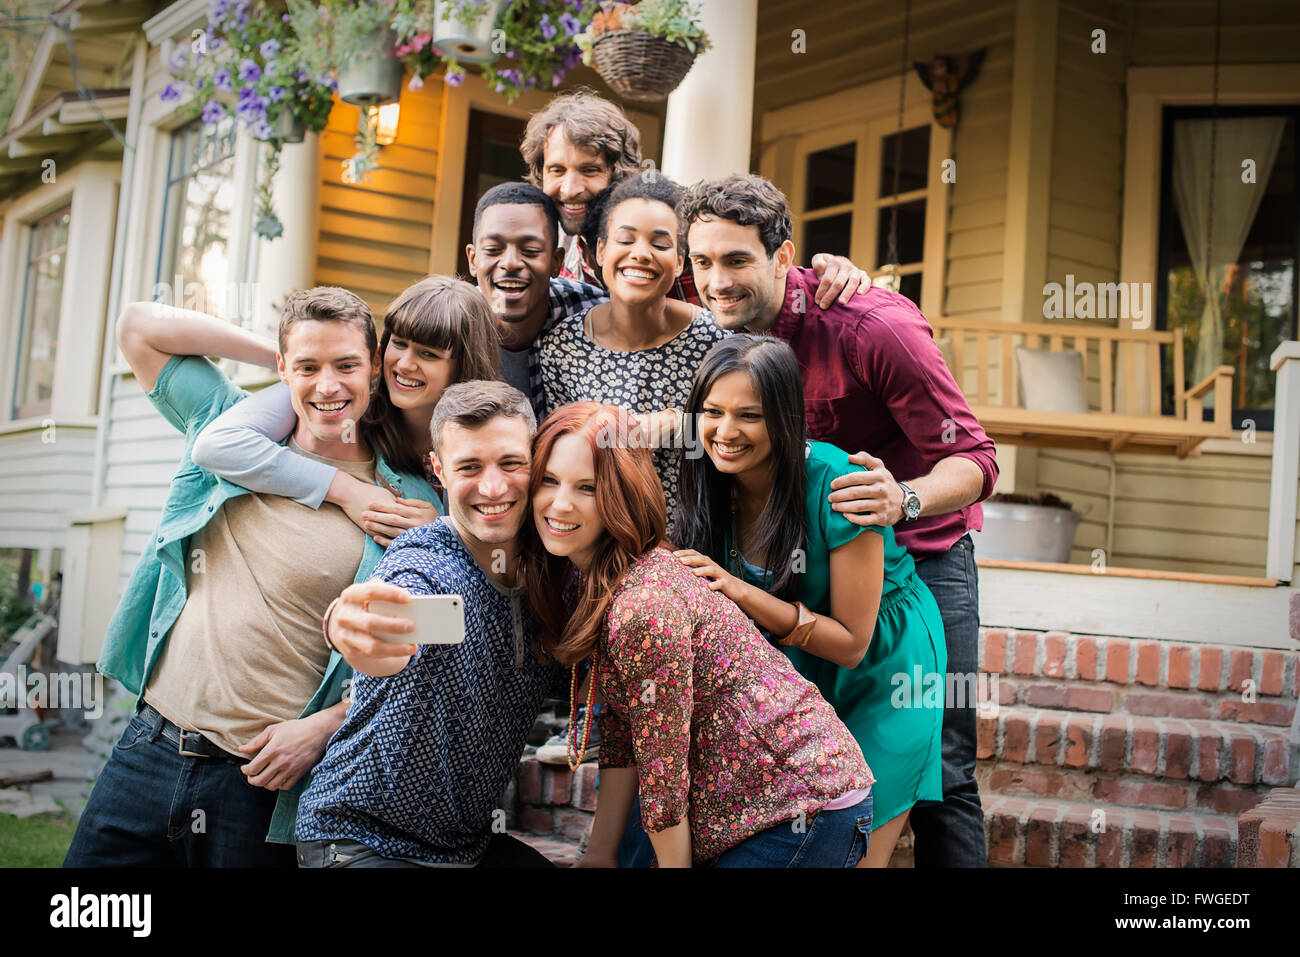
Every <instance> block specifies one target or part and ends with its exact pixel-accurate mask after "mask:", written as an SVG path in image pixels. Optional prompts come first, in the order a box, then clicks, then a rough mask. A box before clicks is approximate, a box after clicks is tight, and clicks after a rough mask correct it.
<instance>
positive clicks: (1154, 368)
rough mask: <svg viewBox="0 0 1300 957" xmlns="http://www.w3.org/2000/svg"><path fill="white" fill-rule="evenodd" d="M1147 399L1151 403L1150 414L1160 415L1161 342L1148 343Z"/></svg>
mask: <svg viewBox="0 0 1300 957" xmlns="http://www.w3.org/2000/svg"><path fill="white" fill-rule="evenodd" d="M1146 350H1147V401H1149V402H1150V403H1151V407H1150V409H1149V410H1148V412H1147V414H1148V415H1159V414H1160V413H1161V411H1162V409H1161V408H1160V406H1161V402H1160V342H1159V340H1153V341H1152V342H1149V343H1147V345H1146Z"/></svg>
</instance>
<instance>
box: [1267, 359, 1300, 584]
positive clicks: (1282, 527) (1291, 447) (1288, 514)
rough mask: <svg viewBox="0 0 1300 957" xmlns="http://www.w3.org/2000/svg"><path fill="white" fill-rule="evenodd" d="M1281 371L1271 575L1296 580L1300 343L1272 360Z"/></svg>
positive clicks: (1270, 532) (1272, 489) (1270, 520)
mask: <svg viewBox="0 0 1300 957" xmlns="http://www.w3.org/2000/svg"><path fill="white" fill-rule="evenodd" d="M1269 364H1270V365H1271V366H1272V369H1273V371H1274V372H1276V373H1277V395H1276V398H1275V399H1274V403H1273V408H1274V410H1275V411H1274V413H1273V478H1272V483H1271V485H1270V488H1269V497H1268V565H1267V570H1266V572H1265V574H1266V575H1268V577H1269V578H1276V579H1277V580H1278V581H1289V582H1294V580H1295V579H1294V577H1293V576H1294V575H1295V565H1296V554H1297V544H1298V543H1297V540H1296V539H1297V535H1296V498H1297V494H1298V491H1300V342H1296V341H1294V340H1291V341H1288V342H1283V343H1282V344H1281V345H1279V346H1278V347H1277V349H1276V350H1274V352H1273V356H1272V358H1271V359H1270V360H1269Z"/></svg>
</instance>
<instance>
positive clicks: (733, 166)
mask: <svg viewBox="0 0 1300 957" xmlns="http://www.w3.org/2000/svg"><path fill="white" fill-rule="evenodd" d="M702 7H703V14H702V18H703V24H704V31H705V32H706V33H707V34H708V35H709V41H710V42H711V43H712V47H711V48H710V49H709V51H708V52H707V53H704V54H702V55H701V56H700V57H699V58H698V59H696V61H695V65H694V66H692V67H691V72H690V73H688V74H686V79H684V80H683V81H682V84H681V86H679V87H678V88H677V89H676V90H674V91H673V92H672V94H671V95H669V97H668V114H667V117H666V119H665V121H664V148H663V156H664V162H663V172H664V173H665V174H667V175H668V176H671V177H672V178H673V179H675V180H677V182H679V183H681V184H682V185H684V186H689V185H690V184H692V183H694V182H697V181H698V180H701V179H717V178H719V177H722V176H729V175H731V174H732V173H747V172H749V139H750V132H751V129H752V126H753V120H754V44H755V41H756V37H757V34H758V0H709V2H708V3H705V4H703V5H702Z"/></svg>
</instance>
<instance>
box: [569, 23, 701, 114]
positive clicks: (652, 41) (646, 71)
mask: <svg viewBox="0 0 1300 957" xmlns="http://www.w3.org/2000/svg"><path fill="white" fill-rule="evenodd" d="M591 55H592V60H593V65H594V66H595V68H596V72H597V73H599V74H600V78H601V79H602V80H604V81H605V82H606V83H607V84H609V88H610V89H611V90H613V91H614V92H615V93H617V94H618V95H619V96H621V97H623V98H625V99H628V100H639V101H641V102H652V101H655V100H662V99H664V98H665V97H667V96H668V94H669V93H671V92H672V91H673V90H675V89H677V86H678V84H680V83H681V82H682V80H683V79H684V78H685V76H686V74H687V73H689V72H690V69H691V66H692V65H693V64H694V63H695V56H696V55H695V54H694V53H692V52H691V51H690V50H687V49H686V48H685V47H683V46H679V45H678V44H676V43H669V42H668V41H667V40H665V39H663V38H662V37H657V36H654V35H652V34H649V33H642V32H640V31H636V30H615V31H614V32H612V33H603V34H601V35H600V36H599V37H597V38H596V40H595V41H594V42H593V43H592V45H591Z"/></svg>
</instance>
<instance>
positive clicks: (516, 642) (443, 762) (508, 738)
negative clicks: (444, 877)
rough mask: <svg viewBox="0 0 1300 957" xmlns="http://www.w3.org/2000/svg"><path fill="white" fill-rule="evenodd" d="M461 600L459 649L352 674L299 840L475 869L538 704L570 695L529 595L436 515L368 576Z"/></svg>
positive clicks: (434, 649) (438, 649)
mask: <svg viewBox="0 0 1300 957" xmlns="http://www.w3.org/2000/svg"><path fill="white" fill-rule="evenodd" d="M373 577H374V578H376V579H380V580H382V581H386V582H391V583H392V584H394V585H400V586H401V587H403V588H405V589H406V590H407V591H409V592H411V593H412V594H413V595H460V596H461V597H462V598H463V600H464V603H465V641H464V643H463V644H459V645H421V646H419V651H418V652H417V653H416V655H415V657H414V658H412V659H411V661H410V663H409V664H408V665H407V666H406V667H405V668H403V669H402V670H401V671H400V672H398V673H397V674H395V675H393V676H391V677H388V678H372V677H370V676H369V675H363V674H359V673H358V674H357V675H356V676H355V677H354V678H353V682H352V703H351V704H350V705H349V707H348V714H347V718H346V719H345V720H344V722H343V726H342V727H341V728H339V730H338V732H337V733H336V734H335V735H334V737H333V738H331V739H330V743H329V747H328V748H327V749H326V751H325V756H324V757H323V758H322V759H321V762H320V764H318V765H317V766H316V768H315V770H314V771H313V772H312V782H311V786H310V787H309V788H308V789H307V792H306V793H305V794H304V795H303V797H302V800H301V801H300V802H299V808H298V827H297V832H296V835H295V836H296V837H297V839H298V840H300V841H324V840H338V839H340V838H345V839H349V840H353V841H358V842H360V843H362V844H364V845H365V846H366V847H369V848H370V849H371V850H373V851H376V852H377V853H379V854H382V855H383V856H384V857H392V858H400V859H405V860H412V861H419V862H421V863H426V864H435V865H444V866H464V867H471V866H473V865H474V864H476V863H478V861H479V859H480V858H481V857H482V856H483V852H484V851H485V850H486V849H487V844H488V838H489V837H490V835H491V834H492V829H493V826H494V824H496V823H497V822H498V821H500V822H501V826H504V810H505V809H504V808H502V807H501V796H502V794H503V793H504V792H505V789H506V785H507V784H508V783H509V781H510V779H511V777H512V776H513V774H514V772H515V768H516V766H517V765H518V763H519V756H520V755H521V754H522V753H523V750H524V744H525V742H526V739H527V736H528V732H529V730H530V729H531V728H532V726H533V722H534V721H535V720H536V719H537V714H538V712H539V711H540V710H541V706H542V702H543V700H544V699H545V698H546V697H547V696H548V694H554V693H555V692H557V691H559V690H560V689H561V688H562V687H564V685H565V680H564V679H565V673H564V671H563V670H562V669H561V668H560V667H559V666H558V665H556V664H555V663H554V662H550V661H548V662H542V661H539V660H538V658H537V657H536V655H535V654H534V652H533V649H532V643H531V639H530V629H531V617H530V615H529V612H528V610H527V606H526V605H525V603H524V596H523V590H522V589H518V588H506V587H505V586H503V585H500V584H498V583H497V582H496V581H494V580H493V579H492V578H491V577H490V576H489V575H488V574H487V573H486V572H485V571H484V570H483V569H482V568H481V567H480V566H479V564H478V562H476V561H475V560H474V558H473V556H471V555H470V553H469V552H468V551H467V550H466V548H465V546H464V544H463V543H462V542H461V540H460V537H459V536H458V535H457V534H456V532H455V530H454V529H453V528H452V527H451V526H450V525H449V524H448V523H447V520H446V519H445V518H440V519H439V520H438V521H437V522H435V523H433V524H431V525H425V526H423V527H421V528H414V529H411V530H410V531H408V532H404V533H403V534H402V535H401V536H399V537H398V538H397V539H396V540H395V541H394V542H393V544H392V545H390V546H389V548H388V552H387V553H386V554H385V555H384V557H383V559H382V560H381V561H380V563H379V565H378V567H376V569H375V574H374V576H373Z"/></svg>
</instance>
